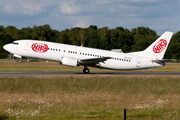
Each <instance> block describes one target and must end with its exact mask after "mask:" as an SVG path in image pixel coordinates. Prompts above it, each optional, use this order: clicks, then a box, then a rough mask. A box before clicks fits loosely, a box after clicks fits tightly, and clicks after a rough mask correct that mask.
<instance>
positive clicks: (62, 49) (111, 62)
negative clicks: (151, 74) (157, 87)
mask: <svg viewBox="0 0 180 120" xmlns="http://www.w3.org/2000/svg"><path fill="white" fill-rule="evenodd" d="M14 42H16V43H18V44H12V43H11V44H7V45H5V46H4V49H6V50H7V51H8V52H10V53H13V54H14V55H15V56H24V57H32V58H40V59H45V60H52V61H57V62H61V60H62V58H63V57H68V58H73V59H75V60H77V61H80V60H84V59H92V58H101V57H111V59H108V60H106V61H103V62H99V63H98V64H96V65H95V66H94V67H100V68H107V69H115V70H135V69H150V68H154V67H161V66H164V65H165V63H156V62H152V59H153V58H150V57H144V56H138V55H133V54H130V53H118V52H113V51H108V50H100V49H94V48H87V47H81V46H74V45H66V44H60V43H53V42H45V41H37V40H18V41H14ZM36 43H38V44H46V45H47V46H48V49H47V48H33V47H32V45H33V44H36ZM33 49H36V50H37V51H35V50H33ZM38 49H39V50H38ZM42 49H46V50H45V52H43V50H42ZM38 51H39V52H38Z"/></svg>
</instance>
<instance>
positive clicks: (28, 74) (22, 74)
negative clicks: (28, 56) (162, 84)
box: [0, 71, 180, 76]
mask: <svg viewBox="0 0 180 120" xmlns="http://www.w3.org/2000/svg"><path fill="white" fill-rule="evenodd" d="M54 75H62V76H63V75H64V76H68V75H71V76H72V75H73V76H75V75H83V76H86V75H91V76H96V75H115V76H120V75H125V76H129V75H137V76H141V75H157V76H158V75H166V76H168V75H169V76H170V75H180V72H140V71H137V72H128V71H127V72H119V71H118V72H107V71H104V72H103V71H102V72H95V71H93V72H91V73H89V74H84V73H83V72H74V71H71V72H65V71H58V72H57V71H56V72H53V71H47V72H37V71H32V72H24V71H23V72H0V76H54Z"/></svg>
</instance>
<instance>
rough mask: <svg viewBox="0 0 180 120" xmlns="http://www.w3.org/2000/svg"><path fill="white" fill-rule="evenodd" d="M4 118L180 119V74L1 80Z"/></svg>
mask: <svg viewBox="0 0 180 120" xmlns="http://www.w3.org/2000/svg"><path fill="white" fill-rule="evenodd" d="M0 96H1V97H0V119H19V120H28V119H48V120H49V119H53V120H59V119H73V120H78V119H81V120H88V119H90V120H92V119H97V120H102V119H107V120H115V119H116V120H117V119H123V110H124V109H127V119H178V118H180V109H179V108H180V76H140V77H137V76H99V77H98V76H95V77H94V76H46V77H43V76H41V77H0Z"/></svg>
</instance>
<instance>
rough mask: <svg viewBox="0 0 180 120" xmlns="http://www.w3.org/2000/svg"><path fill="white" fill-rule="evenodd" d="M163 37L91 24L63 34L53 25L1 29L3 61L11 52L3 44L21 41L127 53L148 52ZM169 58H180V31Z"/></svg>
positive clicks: (141, 30)
mask: <svg viewBox="0 0 180 120" xmlns="http://www.w3.org/2000/svg"><path fill="white" fill-rule="evenodd" d="M158 37H159V36H158V35H157V33H156V31H154V30H152V29H150V28H148V27H137V28H134V29H131V30H128V29H125V28H123V27H116V28H115V29H109V28H108V27H102V28H98V27H97V26H96V25H90V26H89V27H88V28H79V27H75V28H71V29H65V30H63V31H58V30H53V29H51V27H50V25H47V24H46V25H43V26H36V25H34V26H33V27H32V28H30V27H27V28H22V29H17V28H16V27H14V26H7V27H4V26H0V58H1V59H3V58H7V56H8V54H9V53H8V52H6V51H5V50H4V49H3V45H5V44H7V43H11V42H13V41H14V40H20V39H35V40H43V41H50V42H57V43H64V44H71V45H77V46H81V45H83V46H84V47H92V48H98V49H105V50H111V49H122V50H123V52H125V53H126V52H134V51H141V50H144V49H146V48H147V47H148V46H149V45H150V44H151V43H152V42H153V41H154V40H156V39H157V38H158ZM164 58H165V59H180V31H179V32H177V33H176V34H174V35H173V37H172V40H171V42H170V44H169V47H168V49H167V52H166V54H165V57H164Z"/></svg>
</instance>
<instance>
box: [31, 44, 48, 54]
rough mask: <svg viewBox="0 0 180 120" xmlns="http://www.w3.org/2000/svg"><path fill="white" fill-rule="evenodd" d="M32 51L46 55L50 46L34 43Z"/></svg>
mask: <svg viewBox="0 0 180 120" xmlns="http://www.w3.org/2000/svg"><path fill="white" fill-rule="evenodd" d="M31 49H32V50H33V51H35V52H38V53H44V52H47V51H48V46H47V45H46V44H43V43H34V44H32V46H31Z"/></svg>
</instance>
